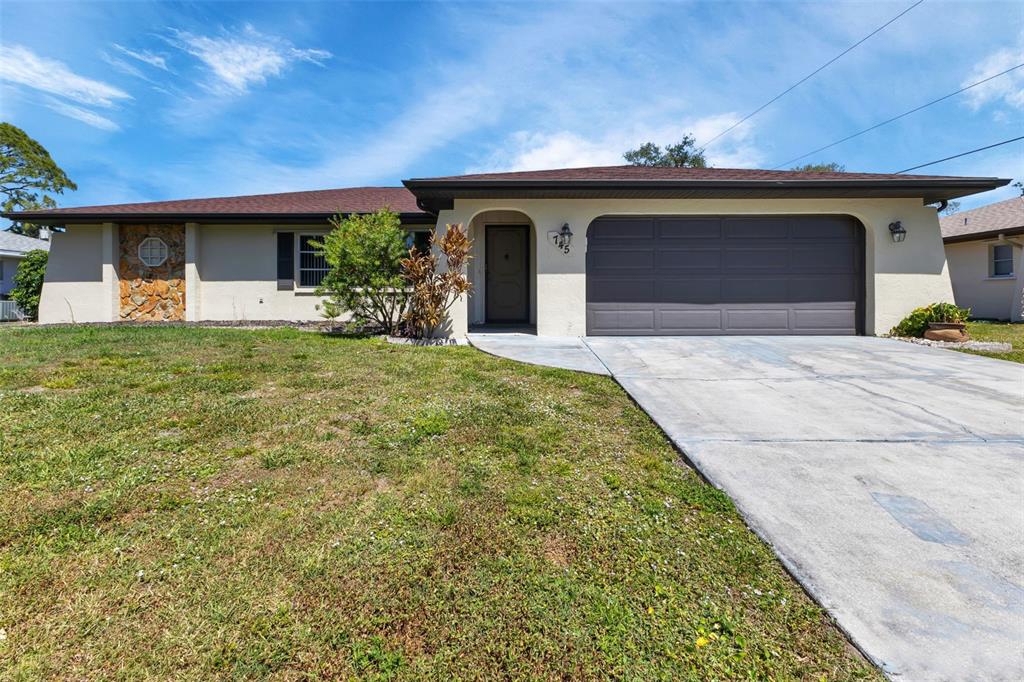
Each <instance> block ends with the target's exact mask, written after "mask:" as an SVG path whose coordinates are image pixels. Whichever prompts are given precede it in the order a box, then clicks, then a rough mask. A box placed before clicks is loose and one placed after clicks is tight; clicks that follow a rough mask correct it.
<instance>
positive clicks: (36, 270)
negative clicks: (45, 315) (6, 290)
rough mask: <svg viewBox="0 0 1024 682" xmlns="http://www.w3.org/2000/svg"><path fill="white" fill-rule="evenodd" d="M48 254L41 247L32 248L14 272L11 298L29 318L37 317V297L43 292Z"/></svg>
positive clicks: (34, 318)
mask: <svg viewBox="0 0 1024 682" xmlns="http://www.w3.org/2000/svg"><path fill="white" fill-rule="evenodd" d="M48 260H49V254H48V253H47V252H46V251H43V250H42V249H33V250H32V251H29V252H28V253H27V254H25V258H24V259H22V261H21V263H20V264H19V265H18V271H17V272H16V273H14V288H13V289H11V300H13V301H14V302H15V303H17V304H18V307H19V308H21V309H22V311H23V312H24V313H25V315H27V316H28V317H29V318H30V319H33V320H36V319H39V297H40V296H41V295H42V293H43V276H44V275H45V274H46V263H47V261H48Z"/></svg>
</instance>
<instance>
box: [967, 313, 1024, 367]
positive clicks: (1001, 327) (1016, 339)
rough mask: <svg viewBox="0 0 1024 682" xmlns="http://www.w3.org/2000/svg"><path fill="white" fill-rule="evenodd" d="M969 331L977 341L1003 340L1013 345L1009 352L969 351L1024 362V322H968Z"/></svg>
mask: <svg viewBox="0 0 1024 682" xmlns="http://www.w3.org/2000/svg"><path fill="white" fill-rule="evenodd" d="M967 332H968V333H969V334H970V335H971V338H972V339H975V340H977V341H1002V342H1004V343H1009V344H1012V345H1013V351H1011V352H1009V353H987V352H982V351H967V352H972V353H975V354H977V355H987V356H989V357H992V358H999V359H1000V360H1012V361H1014V362H1024V324H1021V323H1016V324H1011V323H1009V322H968V323H967Z"/></svg>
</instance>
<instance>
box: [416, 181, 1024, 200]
mask: <svg viewBox="0 0 1024 682" xmlns="http://www.w3.org/2000/svg"><path fill="white" fill-rule="evenodd" d="M1009 182H1010V180H1009V179H1006V178H951V179H948V180H947V179H941V180H921V179H899V178H897V179H891V180H890V179H887V180H883V181H879V180H876V179H872V180H657V181H652V180H507V179H505V180H432V179H429V178H424V179H415V178H414V179H410V180H404V181H403V184H404V185H405V186H406V188H407V189H408V190H409V191H411V192H412V193H413V194H415V195H416V197H417V199H419V200H420V201H421V205H423V200H426V199H456V198H474V197H475V198H490V197H494V198H510V197H518V198H559V197H565V198H631V197H637V195H638V194H643V195H646V196H649V197H651V198H735V197H746V198H772V197H780V198H782V197H786V198H829V197H834V198H857V197H864V198H885V197H889V198H917V197H920V198H921V199H922V201H923V202H924V203H926V204H930V203H935V202H937V201H942V200H949V199H956V198H959V197H964V196H968V195H971V194H977V193H979V192H986V191H989V190H992V189H996V188H998V187H1002V186H1004V185H1006V184H1008V183H1009Z"/></svg>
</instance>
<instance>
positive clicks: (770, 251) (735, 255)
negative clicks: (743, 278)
mask: <svg viewBox="0 0 1024 682" xmlns="http://www.w3.org/2000/svg"><path fill="white" fill-rule="evenodd" d="M789 255H790V254H789V250H788V249H785V248H777V247H764V248H730V247H726V248H725V261H724V265H725V268H726V269H727V270H733V271H737V272H746V271H749V270H777V271H779V272H785V271H786V270H788V269H789V262H790V258H789Z"/></svg>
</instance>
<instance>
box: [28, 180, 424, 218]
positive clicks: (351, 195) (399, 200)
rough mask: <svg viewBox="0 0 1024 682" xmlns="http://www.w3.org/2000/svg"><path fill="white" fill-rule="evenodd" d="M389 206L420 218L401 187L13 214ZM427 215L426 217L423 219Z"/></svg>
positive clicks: (282, 211)
mask: <svg viewBox="0 0 1024 682" xmlns="http://www.w3.org/2000/svg"><path fill="white" fill-rule="evenodd" d="M384 207H388V208H390V209H391V210H393V211H396V212H398V213H407V214H424V212H423V211H422V210H421V209H420V208H419V207H418V206H416V197H415V196H413V194H412V193H411V192H410V191H409V190H407V189H405V188H404V187H353V188H349V189H322V190H313V191H309V192H283V193H280V194H252V195H247V196H238V197H216V198H209V199H177V200H173V201H151V202H146V203H136V204H109V205H103V206H76V207H73V208H55V209H49V210H45V211H28V212H25V213H20V214H18V217H19V218H21V219H28V218H36V219H46V218H63V217H68V218H75V217H79V218H81V217H83V216H109V217H111V218H117V217H129V216H130V217H139V218H144V217H146V216H153V217H161V218H166V217H182V218H188V217H197V218H198V217H203V216H209V217H243V216H266V217H274V216H303V217H318V216H324V217H326V216H331V215H334V214H335V213H338V212H341V213H371V212H373V211H376V210H377V209H380V208H384ZM424 215H426V214H424Z"/></svg>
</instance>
